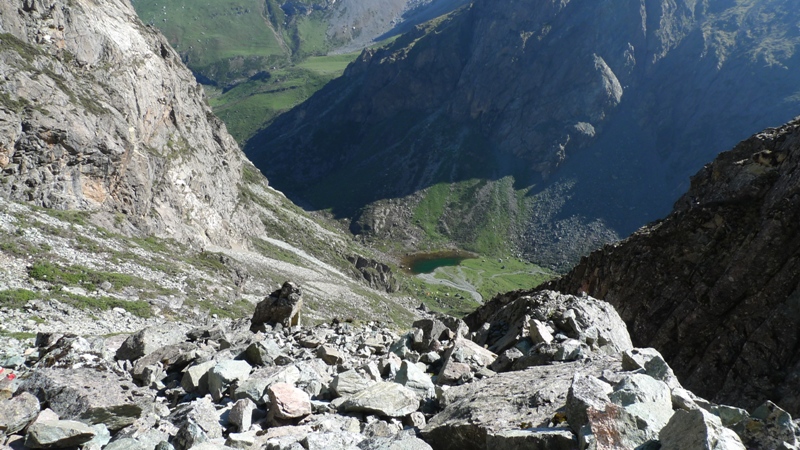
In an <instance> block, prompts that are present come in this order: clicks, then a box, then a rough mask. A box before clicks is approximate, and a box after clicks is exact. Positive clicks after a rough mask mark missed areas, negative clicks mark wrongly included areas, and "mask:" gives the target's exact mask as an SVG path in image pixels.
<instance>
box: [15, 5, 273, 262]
mask: <svg viewBox="0 0 800 450" xmlns="http://www.w3.org/2000/svg"><path fill="white" fill-rule="evenodd" d="M0 42H2V44H0V48H1V49H2V50H0V77H3V79H4V80H5V82H4V83H3V86H2V88H0V179H2V183H0V195H1V196H3V197H4V198H7V199H12V200H18V201H25V202H30V203H33V204H35V205H39V206H44V207H47V208H56V209H79V210H85V211H93V212H99V213H100V214H98V218H97V220H98V222H101V223H103V224H104V225H109V224H113V223H114V214H123V215H124V218H125V219H127V221H129V222H130V224H132V225H134V226H135V227H136V228H137V229H138V230H140V231H144V232H146V233H149V234H156V235H162V236H166V235H168V236H170V237H172V238H176V239H178V240H180V241H182V242H193V243H195V244H199V245H208V244H217V245H223V246H231V245H236V244H238V245H242V242H243V241H244V235H246V234H247V233H248V232H251V231H253V230H261V229H263V225H260V224H259V223H258V220H257V219H258V217H257V215H254V214H250V213H248V212H246V211H245V209H246V208H242V207H241V206H240V204H239V203H240V202H239V200H240V196H241V193H240V185H241V184H242V183H243V182H244V181H243V175H242V174H243V172H247V171H250V172H252V173H257V170H256V169H254V168H253V167H252V165H251V164H250V163H249V162H248V161H247V160H246V158H245V157H244V155H243V154H242V153H241V152H240V151H239V149H238V147H237V144H236V142H235V141H234V140H233V138H231V136H230V135H229V134H228V133H227V131H226V130H225V126H224V125H223V124H222V123H221V122H220V121H219V120H218V119H217V118H216V117H214V115H213V114H212V113H211V109H210V108H209V106H208V103H207V100H206V98H205V95H204V93H203V89H202V88H201V87H200V86H199V85H198V84H197V82H196V81H195V80H194V77H193V75H192V73H191V72H190V71H189V70H188V69H187V68H186V67H185V66H184V65H183V64H182V63H181V60H180V57H179V56H178V54H177V53H175V52H174V51H173V50H172V48H171V47H170V46H169V44H168V43H167V41H166V39H164V37H163V36H161V35H160V34H159V33H158V32H156V31H154V30H153V29H152V28H149V27H146V26H145V25H144V24H142V22H141V21H140V20H139V19H138V18H137V17H136V13H135V12H134V10H133V8H132V7H131V5H130V3H129V2H128V1H121V2H112V1H104V2H102V3H101V4H99V5H98V4H97V3H96V2H91V1H84V0H70V1H66V0H63V1H62V0H31V1H28V0H24V1H23V0H13V1H7V2H3V4H2V5H0ZM103 217H104V219H103ZM128 231H130V230H128Z"/></svg>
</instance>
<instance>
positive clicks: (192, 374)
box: [181, 361, 217, 395]
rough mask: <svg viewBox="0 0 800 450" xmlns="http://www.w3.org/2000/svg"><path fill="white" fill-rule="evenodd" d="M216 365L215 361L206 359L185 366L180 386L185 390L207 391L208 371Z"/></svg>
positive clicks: (203, 393) (204, 392) (202, 393)
mask: <svg viewBox="0 0 800 450" xmlns="http://www.w3.org/2000/svg"><path fill="white" fill-rule="evenodd" d="M216 365H217V362H216V361H206V362H202V363H199V364H195V365H193V366H190V367H187V368H186V370H185V371H184V373H183V377H182V378H181V387H182V388H183V389H184V390H185V391H186V392H197V393H198V394H200V395H205V394H207V393H208V371H209V370H211V369H212V368H213V367H214V366H216Z"/></svg>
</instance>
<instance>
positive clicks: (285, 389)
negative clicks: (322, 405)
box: [267, 383, 311, 419]
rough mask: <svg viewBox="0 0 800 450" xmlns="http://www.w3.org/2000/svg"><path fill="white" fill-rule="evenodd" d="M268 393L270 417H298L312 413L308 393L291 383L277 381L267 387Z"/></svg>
mask: <svg viewBox="0 0 800 450" xmlns="http://www.w3.org/2000/svg"><path fill="white" fill-rule="evenodd" d="M267 393H268V394H269V401H270V406H269V417H270V418H275V419H297V418H300V417H305V416H307V415H309V414H311V399H310V398H309V396H308V394H306V393H305V392H303V391H302V390H300V389H298V388H296V387H294V386H292V385H290V384H287V383H275V384H273V385H272V386H270V387H269V389H267Z"/></svg>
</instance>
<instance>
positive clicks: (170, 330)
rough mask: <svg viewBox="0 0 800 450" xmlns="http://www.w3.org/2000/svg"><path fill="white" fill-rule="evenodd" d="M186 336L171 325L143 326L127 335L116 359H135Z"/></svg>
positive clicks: (175, 342) (180, 340) (179, 340)
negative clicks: (141, 328)
mask: <svg viewBox="0 0 800 450" xmlns="http://www.w3.org/2000/svg"><path fill="white" fill-rule="evenodd" d="M185 338H186V336H185V335H184V333H182V332H181V331H180V329H178V328H175V327H171V326H154V327H149V328H145V329H143V330H141V331H139V332H137V333H134V334H132V335H130V336H128V338H127V339H125V341H124V342H123V343H122V346H120V348H119V349H118V350H117V353H116V355H115V358H116V359H117V360H128V361H135V360H137V359H139V358H141V357H142V356H145V355H147V354H149V353H152V352H154V351H156V350H157V349H159V348H161V347H164V346H167V345H173V344H177V343H179V342H183V340H184V339H185Z"/></svg>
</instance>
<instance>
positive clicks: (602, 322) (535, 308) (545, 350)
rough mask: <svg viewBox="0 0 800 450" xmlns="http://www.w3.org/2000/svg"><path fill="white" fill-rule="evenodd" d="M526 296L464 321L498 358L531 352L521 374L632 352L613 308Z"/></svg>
mask: <svg viewBox="0 0 800 450" xmlns="http://www.w3.org/2000/svg"><path fill="white" fill-rule="evenodd" d="M526 294H527V295H520V293H519V292H512V293H509V294H505V295H499V296H497V297H495V298H494V299H493V300H492V301H491V302H488V303H487V304H485V305H483V306H482V307H480V308H478V309H477V310H475V311H474V312H473V313H472V314H470V315H468V316H467V317H466V318H465V319H464V320H465V321H466V323H467V325H469V327H470V330H471V331H472V332H473V333H475V336H476V337H478V336H480V338H481V340H483V341H485V344H486V345H487V346H488V347H489V350H491V351H493V352H495V353H502V352H504V351H505V350H507V349H509V348H512V347H514V346H523V347H527V348H528V349H529V350H528V353H530V356H531V357H532V358H528V360H529V361H528V362H527V363H523V364H521V365H520V364H518V365H517V366H515V369H516V370H519V369H523V368H525V367H529V366H531V365H539V364H546V363H549V362H550V361H569V360H574V359H578V356H579V355H580V354H587V353H589V352H592V353H603V354H609V355H613V354H617V353H619V352H622V351H625V350H629V349H631V348H633V344H632V343H631V338H630V335H628V329H627V327H626V326H625V323H624V322H623V321H622V319H621V318H620V317H619V315H618V314H617V312H616V311H615V310H614V308H613V307H612V306H611V305H610V304H608V303H606V302H604V301H600V300H596V299H594V298H591V297H581V296H574V295H563V294H559V293H557V292H553V291H543V292H535V293H526ZM555 336H560V339H555V338H554V337H555ZM531 347H532V348H531ZM526 356H527V355H526ZM521 359H524V358H521Z"/></svg>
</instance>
